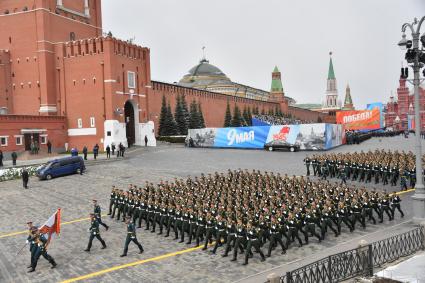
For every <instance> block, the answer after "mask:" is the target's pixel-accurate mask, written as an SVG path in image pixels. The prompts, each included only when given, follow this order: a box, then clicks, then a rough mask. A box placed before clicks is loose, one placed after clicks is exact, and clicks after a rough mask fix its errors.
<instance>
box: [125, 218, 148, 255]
mask: <svg viewBox="0 0 425 283" xmlns="http://www.w3.org/2000/svg"><path fill="white" fill-rule="evenodd" d="M125 223H126V224H127V237H126V239H125V244H124V252H123V253H122V255H120V256H121V257H124V256H127V252H128V245H129V244H130V243H131V242H133V243H135V244H136V245H137V247H138V248H139V251H140V253H143V251H144V250H143V247H142V245H141V244H140V243H139V241H138V240H137V237H136V226H135V225H134V223H132V222H131V218H130V217H127V219H126V222H125Z"/></svg>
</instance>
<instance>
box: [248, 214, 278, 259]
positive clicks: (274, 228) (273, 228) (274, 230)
mask: <svg viewBox="0 0 425 283" xmlns="http://www.w3.org/2000/svg"><path fill="white" fill-rule="evenodd" d="M249 226H251V224H249ZM279 226H280V225H279V223H278V222H277V219H276V218H272V222H271V224H270V228H269V235H270V244H269V249H268V252H267V257H270V255H271V252H272V249H273V247H274V245H275V244H276V243H279V245H280V247H281V248H282V254H285V253H286V248H285V245H284V244H283V242H282V235H281V233H280V230H281V228H280V227H279ZM247 228H248V230H250V228H251V227H247ZM248 237H249V235H248ZM247 249H248V247H247ZM249 251H251V249H249Z"/></svg>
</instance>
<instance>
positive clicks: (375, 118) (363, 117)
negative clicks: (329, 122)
mask: <svg viewBox="0 0 425 283" xmlns="http://www.w3.org/2000/svg"><path fill="white" fill-rule="evenodd" d="M380 121H381V116H380V113H379V109H376V108H375V109H373V110H355V111H337V112H336V122H337V123H338V124H343V125H344V128H345V129H346V130H376V129H379V128H380Z"/></svg>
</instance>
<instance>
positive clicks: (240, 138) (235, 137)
mask: <svg viewBox="0 0 425 283" xmlns="http://www.w3.org/2000/svg"><path fill="white" fill-rule="evenodd" d="M269 129H270V127H238V128H219V129H217V133H216V136H215V140H214V147H231V148H264V144H265V143H266V139H267V134H268V133H269Z"/></svg>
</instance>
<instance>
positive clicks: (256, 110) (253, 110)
mask: <svg viewBox="0 0 425 283" xmlns="http://www.w3.org/2000/svg"><path fill="white" fill-rule="evenodd" d="M252 113H253V114H254V115H258V114H260V112H258V106H254V108H253V109H252Z"/></svg>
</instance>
